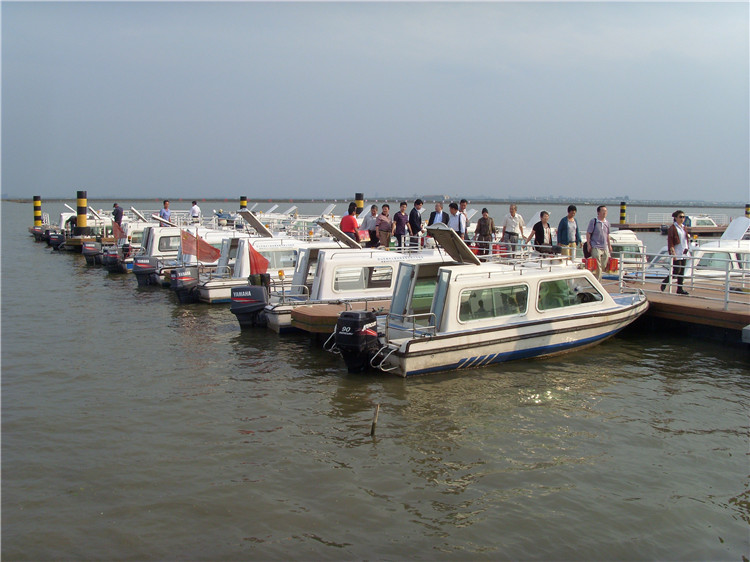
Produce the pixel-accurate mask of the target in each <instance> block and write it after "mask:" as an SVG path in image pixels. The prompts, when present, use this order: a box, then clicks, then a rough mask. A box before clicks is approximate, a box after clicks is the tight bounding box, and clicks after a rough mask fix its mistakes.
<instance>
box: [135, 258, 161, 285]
mask: <svg viewBox="0 0 750 562" xmlns="http://www.w3.org/2000/svg"><path fill="white" fill-rule="evenodd" d="M154 261H155V260H154ZM133 273H135V278H136V279H137V280H138V286H139V287H147V286H149V285H156V265H155V264H153V263H151V258H149V257H136V258H134V259H133Z"/></svg>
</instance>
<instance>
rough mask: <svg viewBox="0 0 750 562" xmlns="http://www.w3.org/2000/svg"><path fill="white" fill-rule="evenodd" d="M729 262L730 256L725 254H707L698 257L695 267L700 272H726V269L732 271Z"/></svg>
mask: <svg viewBox="0 0 750 562" xmlns="http://www.w3.org/2000/svg"><path fill="white" fill-rule="evenodd" d="M731 260H732V255H731V254H728V253H726V252H709V253H705V254H703V255H702V256H701V257H700V260H698V263H697V264H696V266H695V267H696V269H700V270H706V269H713V270H719V271H726V269H727V268H729V269H732V265H731Z"/></svg>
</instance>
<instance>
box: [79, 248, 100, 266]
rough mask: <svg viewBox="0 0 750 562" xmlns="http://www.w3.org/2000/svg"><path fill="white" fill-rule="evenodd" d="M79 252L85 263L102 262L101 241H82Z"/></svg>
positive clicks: (98, 263)
mask: <svg viewBox="0 0 750 562" xmlns="http://www.w3.org/2000/svg"><path fill="white" fill-rule="evenodd" d="M81 253H82V254H83V257H84V258H86V265H101V264H102V243H101V242H84V243H83V246H82V247H81Z"/></svg>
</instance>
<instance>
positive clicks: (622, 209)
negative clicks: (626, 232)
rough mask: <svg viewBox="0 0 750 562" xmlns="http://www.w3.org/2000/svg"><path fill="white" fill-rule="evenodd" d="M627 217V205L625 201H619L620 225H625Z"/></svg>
mask: <svg viewBox="0 0 750 562" xmlns="http://www.w3.org/2000/svg"><path fill="white" fill-rule="evenodd" d="M627 216H628V205H627V203H625V201H620V224H626V223H627V222H628V221H627Z"/></svg>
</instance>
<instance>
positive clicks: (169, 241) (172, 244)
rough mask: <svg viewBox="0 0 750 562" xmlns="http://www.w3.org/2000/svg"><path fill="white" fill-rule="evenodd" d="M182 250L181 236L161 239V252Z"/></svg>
mask: <svg viewBox="0 0 750 562" xmlns="http://www.w3.org/2000/svg"><path fill="white" fill-rule="evenodd" d="M179 248H180V237H179V236H162V237H161V238H159V251H160V252H169V251H171V250H179Z"/></svg>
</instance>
